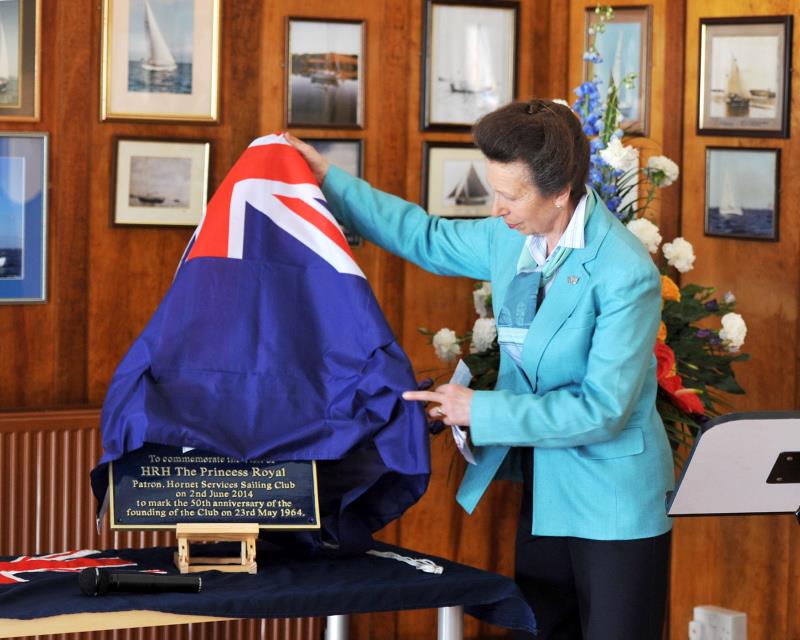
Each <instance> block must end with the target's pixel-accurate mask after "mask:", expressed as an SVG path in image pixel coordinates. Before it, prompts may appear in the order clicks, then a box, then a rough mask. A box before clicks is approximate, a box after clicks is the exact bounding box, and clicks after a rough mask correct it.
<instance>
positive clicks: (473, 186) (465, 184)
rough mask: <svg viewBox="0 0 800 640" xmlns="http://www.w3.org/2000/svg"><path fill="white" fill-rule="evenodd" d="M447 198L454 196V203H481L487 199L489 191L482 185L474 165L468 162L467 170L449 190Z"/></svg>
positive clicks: (461, 204)
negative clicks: (451, 189) (453, 187)
mask: <svg viewBox="0 0 800 640" xmlns="http://www.w3.org/2000/svg"><path fill="white" fill-rule="evenodd" d="M447 197H448V199H449V198H455V201H456V205H460V206H464V205H481V204H486V201H487V200H488V199H489V192H488V191H487V190H486V187H485V186H484V185H483V181H482V180H481V178H480V176H479V175H478V172H477V171H475V165H474V164H472V163H470V165H469V171H467V173H466V175H465V176H464V177H463V178H462V179H461V180H460V181H459V183H458V184H457V185H456V186H455V189H453V191H451V192H450V195H449V196H447Z"/></svg>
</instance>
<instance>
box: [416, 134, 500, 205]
mask: <svg viewBox="0 0 800 640" xmlns="http://www.w3.org/2000/svg"><path fill="white" fill-rule="evenodd" d="M423 153H424V156H423V161H422V206H423V208H425V209H426V210H427V211H428V213H430V214H431V215H434V216H445V217H448V218H482V217H484V216H488V215H489V214H490V213H491V212H492V201H493V197H494V196H493V193H492V189H491V187H490V186H489V183H488V182H487V181H486V159H485V158H484V157H483V154H482V153H481V152H480V151H479V150H478V149H477V147H475V146H474V145H472V144H469V143H455V142H451V143H444V142H426V143H425V147H424V150H423Z"/></svg>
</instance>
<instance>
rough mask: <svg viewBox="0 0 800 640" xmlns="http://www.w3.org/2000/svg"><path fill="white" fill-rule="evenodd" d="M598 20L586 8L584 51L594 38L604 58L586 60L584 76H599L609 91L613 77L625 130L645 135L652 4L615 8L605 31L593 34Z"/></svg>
mask: <svg viewBox="0 0 800 640" xmlns="http://www.w3.org/2000/svg"><path fill="white" fill-rule="evenodd" d="M597 22H598V16H597V13H596V12H595V10H594V9H586V27H585V29H584V34H585V46H584V50H586V49H587V48H588V45H589V39H590V38H591V37H594V39H595V40H594V46H595V48H596V49H597V52H598V53H599V54H600V58H601V59H600V61H598V62H593V61H591V60H587V61H586V63H585V65H584V68H583V79H584V80H591V79H593V78H597V79H599V80H600V82H601V83H602V84H601V85H600V87H601V91H608V88H609V87H610V86H611V81H612V79H613V82H614V84H615V85H616V86H617V88H618V91H619V94H618V95H619V109H620V112H621V113H622V117H623V120H622V123H621V126H622V129H623V130H624V131H625V132H626V133H631V134H639V135H644V136H646V135H648V131H649V118H648V116H649V111H650V66H651V62H650V60H651V51H652V38H651V25H652V17H651V7H650V6H646V7H614V19H613V20H611V21H610V22H607V23H606V25H605V31H604V32H603V33H598V34H594V36H592V35H591V34H592V30H593V29H594V27H595V26H596V25H597ZM626 78H627V79H628V80H627V81H626Z"/></svg>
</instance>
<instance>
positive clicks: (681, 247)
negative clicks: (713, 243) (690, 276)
mask: <svg viewBox="0 0 800 640" xmlns="http://www.w3.org/2000/svg"><path fill="white" fill-rule="evenodd" d="M663 251H664V257H665V258H666V259H667V263H668V264H669V265H670V266H671V267H675V268H676V269H677V270H678V271H680V272H681V273H686V272H687V271H691V270H692V266H693V265H694V248H693V247H692V245H691V243H689V242H687V241H686V240H684V239H683V238H680V237H678V238H675V239H674V240H673V241H672V242H667V243H666V244H664V247H663Z"/></svg>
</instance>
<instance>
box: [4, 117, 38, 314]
mask: <svg viewBox="0 0 800 640" xmlns="http://www.w3.org/2000/svg"><path fill="white" fill-rule="evenodd" d="M47 141H48V137H47V134H46V133H10V132H9V133H0V214H1V215H0V303H14V304H19V303H25V302H44V301H45V300H46V298H47V286H46V281H47Z"/></svg>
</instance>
